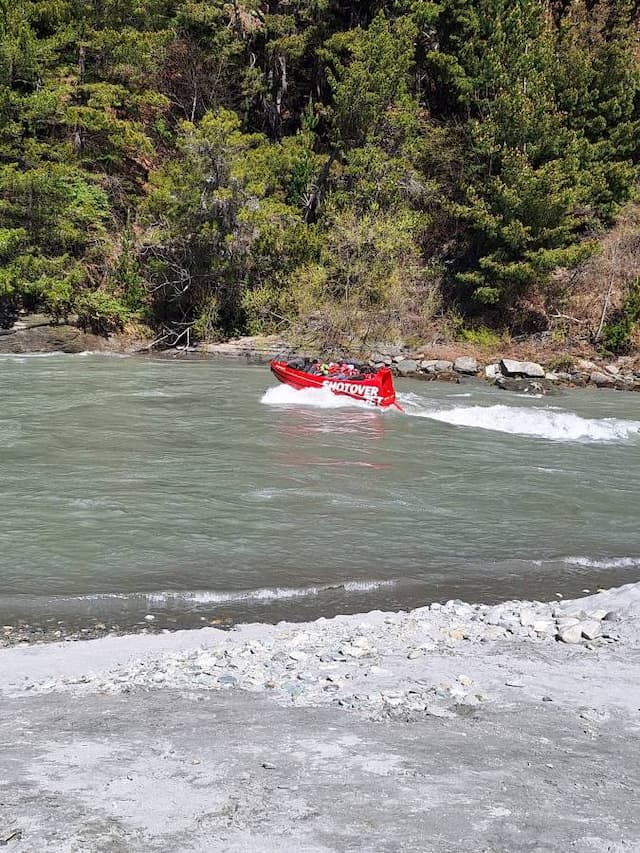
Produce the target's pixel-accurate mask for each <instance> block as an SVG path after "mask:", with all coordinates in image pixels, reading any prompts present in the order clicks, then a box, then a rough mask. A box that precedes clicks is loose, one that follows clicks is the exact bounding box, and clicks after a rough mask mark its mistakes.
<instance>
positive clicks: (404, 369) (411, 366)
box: [396, 358, 418, 376]
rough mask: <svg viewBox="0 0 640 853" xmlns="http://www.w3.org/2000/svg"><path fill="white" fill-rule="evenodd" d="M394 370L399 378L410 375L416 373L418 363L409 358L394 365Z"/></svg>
mask: <svg viewBox="0 0 640 853" xmlns="http://www.w3.org/2000/svg"><path fill="white" fill-rule="evenodd" d="M396 370H397V371H398V373H399V374H400V376H408V375H409V374H411V373H417V372H418V362H417V361H413V359H411V358H404V359H402V360H401V361H398V362H397V363H396Z"/></svg>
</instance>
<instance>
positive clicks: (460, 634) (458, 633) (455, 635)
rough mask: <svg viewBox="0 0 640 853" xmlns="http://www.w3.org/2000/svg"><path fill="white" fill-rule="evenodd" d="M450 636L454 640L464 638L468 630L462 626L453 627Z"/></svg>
mask: <svg viewBox="0 0 640 853" xmlns="http://www.w3.org/2000/svg"><path fill="white" fill-rule="evenodd" d="M449 636H450V637H451V639H452V640H464V638H465V637H466V636H467V635H466V632H465V631H463V630H462V628H453V629H452V630H451V631H449Z"/></svg>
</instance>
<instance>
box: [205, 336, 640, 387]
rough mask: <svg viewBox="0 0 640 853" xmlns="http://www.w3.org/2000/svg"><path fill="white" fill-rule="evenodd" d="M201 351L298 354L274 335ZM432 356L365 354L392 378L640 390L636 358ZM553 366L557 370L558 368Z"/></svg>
mask: <svg viewBox="0 0 640 853" xmlns="http://www.w3.org/2000/svg"><path fill="white" fill-rule="evenodd" d="M435 349H437V348H435ZM200 351H202V352H204V353H206V354H207V355H212V356H227V357H229V356H231V357H237V358H243V359H245V360H247V361H249V362H253V363H259V364H260V363H261V364H266V363H268V362H269V361H270V360H271V359H273V358H281V359H287V358H290V357H292V356H294V355H299V354H300V352H299V351H298V350H297V349H296V348H294V347H292V346H291V344H289V343H288V342H287V341H285V340H284V339H282V338H279V337H267V338H252V337H244V338H237V339H235V340H231V341H226V342H225V343H220V344H203V345H202V346H201V347H200ZM306 355H311V356H313V355H316V354H315V353H306ZM436 355H437V353H433V352H430V351H429V349H419V350H412V349H410V348H409V347H404V346H399V345H387V346H378V347H377V348H376V349H374V350H372V351H370V352H369V353H365V358H367V360H368V361H369V364H370V365H371V366H372V367H382V366H385V365H386V366H388V367H390V368H391V369H392V371H393V372H394V374H395V375H396V376H404V377H410V378H412V379H422V380H426V381H434V380H440V381H447V382H461V381H464V380H465V379H469V378H478V379H484V380H486V381H487V382H490V383H491V384H493V385H497V386H498V387H500V388H504V389H505V390H509V391H520V392H523V393H542V394H545V393H549V392H550V391H552V390H553V388H554V387H560V386H565V387H577V388H584V387H587V386H589V387H592V388H610V389H614V390H620V391H640V356H624V357H621V358H618V359H615V360H613V361H612V360H609V361H607V360H606V359H604V358H598V360H597V361H596V360H588V359H584V358H575V359H574V358H570V357H566V358H558V357H557V356H555V357H554V358H553V359H552V363H550V364H548V365H546V366H545V365H543V364H539V363H538V362H535V361H524V360H518V359H515V358H508V357H507V356H506V355H505V357H503V358H500V357H492V358H486V357H485V358H482V357H480V356H476V355H467V354H460V355H457V356H456V355H452V356H451V357H449V358H443V357H436ZM345 357H346V356H345ZM558 362H560V363H561V365H562V369H559V367H558ZM554 368H555V369H554Z"/></svg>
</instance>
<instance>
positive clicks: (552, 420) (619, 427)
mask: <svg viewBox="0 0 640 853" xmlns="http://www.w3.org/2000/svg"><path fill="white" fill-rule="evenodd" d="M408 414H411V415H413V416H414V417H420V418H430V419H431V420H435V421H441V422H443V423H447V424H453V425H454V426H465V427H475V428H477V429H486V430H494V431H496V432H504V433H512V434H514V435H526V436H535V437H538V438H546V439H548V440H550V441H582V442H614V441H625V440H627V439H629V438H631V437H632V436H634V435H638V433H640V421H629V420H621V419H618V418H582V417H580V415H576V414H574V413H573V412H562V411H558V410H552V409H542V408H533V407H531V408H525V407H517V406H505V405H496V406H457V407H455V408H451V409H438V410H435V411H431V412H430V411H424V410H422V411H417V410H415V409H414V410H413V411H411V410H409V411H408Z"/></svg>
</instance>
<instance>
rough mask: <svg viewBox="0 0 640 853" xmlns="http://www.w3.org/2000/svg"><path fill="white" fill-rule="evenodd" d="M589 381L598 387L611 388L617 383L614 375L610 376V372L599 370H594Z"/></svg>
mask: <svg viewBox="0 0 640 853" xmlns="http://www.w3.org/2000/svg"><path fill="white" fill-rule="evenodd" d="M589 381H590V382H591V384H592V385H596V386H597V387H598V388H611V387H613V386H614V385H615V384H616V380H615V379H614V378H613V376H610V375H609V374H608V373H601V372H600V371H599V370H594V371H593V373H592V374H591V375H590V377H589Z"/></svg>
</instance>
